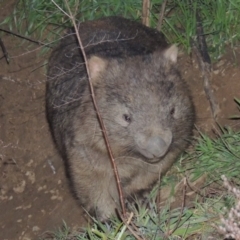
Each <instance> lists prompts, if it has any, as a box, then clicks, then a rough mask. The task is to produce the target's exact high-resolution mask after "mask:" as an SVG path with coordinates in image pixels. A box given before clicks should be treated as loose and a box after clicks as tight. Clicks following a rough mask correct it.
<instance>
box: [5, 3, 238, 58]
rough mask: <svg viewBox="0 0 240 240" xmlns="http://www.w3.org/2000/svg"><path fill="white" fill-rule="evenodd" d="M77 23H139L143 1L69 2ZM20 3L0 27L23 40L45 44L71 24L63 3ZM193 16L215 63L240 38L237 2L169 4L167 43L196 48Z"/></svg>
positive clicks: (155, 9)
mask: <svg viewBox="0 0 240 240" xmlns="http://www.w3.org/2000/svg"><path fill="white" fill-rule="evenodd" d="M67 2H68V4H69V6H70V8H71V10H72V11H73V12H74V13H75V16H76V19H77V21H85V20H91V19H97V18H100V17H103V16H110V15H120V16H124V17H127V18H131V19H135V20H140V19H141V12H142V0H128V1H124V0H108V1H106V0H81V1H76V0H68V1H67ZM162 2H163V0H152V1H151V9H150V13H151V14H150V22H151V26H152V27H156V25H157V20H158V18H159V12H160V8H161V4H162ZM55 3H56V5H58V6H59V7H56V5H55V4H54V2H53V1H45V0H19V1H18V3H17V5H16V7H15V9H14V12H13V14H12V15H11V16H8V17H7V18H6V19H5V20H4V21H3V22H2V24H8V26H9V27H10V29H13V28H14V29H17V30H18V31H19V32H20V33H22V34H24V35H26V36H34V37H35V39H41V40H42V41H43V40H44V41H45V42H49V41H52V40H53V39H56V38H58V37H59V35H60V34H61V33H62V31H63V30H64V29H65V28H66V27H69V26H71V25H72V24H71V22H70V20H69V18H68V16H67V15H65V14H64V13H63V12H62V11H60V8H61V9H63V10H64V11H65V12H67V11H66V6H65V1H62V0H55ZM196 13H198V14H199V16H200V17H201V21H202V22H201V23H202V26H203V29H204V34H205V37H206V40H207V45H208V50H209V52H210V54H211V56H212V58H213V59H218V58H219V57H220V56H221V54H222V53H223V51H224V47H225V45H226V44H230V45H231V46H232V47H233V46H235V45H236V43H237V41H239V38H240V1H239V0H229V1H226V0H206V1H203V0H195V1H193V0H186V1H182V0H169V1H167V6H166V9H165V18H164V22H163V26H162V31H163V33H164V34H165V36H166V38H167V39H168V41H169V42H170V43H173V42H174V43H177V44H179V45H181V46H183V47H184V48H185V49H186V50H187V51H188V52H190V51H191V48H192V45H193V43H195V44H196V27H197V21H196Z"/></svg>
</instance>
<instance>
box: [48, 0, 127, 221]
mask: <svg viewBox="0 0 240 240" xmlns="http://www.w3.org/2000/svg"><path fill="white" fill-rule="evenodd" d="M52 1H53V0H52ZM64 1H65V4H66V7H67V9H68V12H69V14H70V15H68V16H69V18H70V19H71V21H72V23H73V26H74V29H75V32H76V36H77V40H78V43H79V46H80V48H81V50H82V54H83V58H84V61H85V66H86V70H87V75H88V80H89V85H90V92H91V96H92V100H93V105H94V108H95V110H96V113H97V117H98V120H99V123H100V126H101V129H102V132H103V136H104V140H105V143H106V146H107V150H108V153H109V156H110V160H111V163H112V167H113V171H114V174H115V177H116V182H117V188H118V193H119V200H120V204H121V208H122V214H123V217H124V218H125V216H126V209H125V204H124V198H123V191H122V186H121V182H120V177H119V173H118V169H117V166H116V163H115V159H114V157H113V153H112V149H111V147H110V143H109V140H108V135H107V132H106V128H105V125H104V122H103V120H102V117H101V114H100V111H99V108H98V105H97V102H96V98H95V93H94V89H93V85H92V81H91V76H90V71H89V67H88V60H87V56H86V53H85V51H84V47H83V43H82V40H81V37H80V34H79V31H78V27H77V25H76V21H75V18H74V16H73V15H72V12H71V9H70V8H69V5H68V3H67V0H64Z"/></svg>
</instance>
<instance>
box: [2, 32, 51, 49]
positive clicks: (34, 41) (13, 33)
mask: <svg viewBox="0 0 240 240" xmlns="http://www.w3.org/2000/svg"><path fill="white" fill-rule="evenodd" d="M0 31H2V32H5V33H8V34H11V35H14V36H16V37H19V38H22V39H24V40H28V41H29V42H33V43H36V44H38V45H41V46H45V47H48V48H51V47H50V46H48V45H47V44H46V43H43V42H40V41H36V40H33V39H31V38H28V37H25V36H23V35H21V34H18V33H15V32H13V31H9V30H6V29H3V28H0Z"/></svg>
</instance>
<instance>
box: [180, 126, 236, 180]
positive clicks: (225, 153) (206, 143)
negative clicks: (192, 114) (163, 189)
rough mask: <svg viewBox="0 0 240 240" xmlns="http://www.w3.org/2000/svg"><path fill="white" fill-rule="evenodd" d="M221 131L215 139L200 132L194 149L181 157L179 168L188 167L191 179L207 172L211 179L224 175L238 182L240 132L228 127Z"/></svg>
mask: <svg viewBox="0 0 240 240" xmlns="http://www.w3.org/2000/svg"><path fill="white" fill-rule="evenodd" d="M221 131H222V134H221V135H219V136H218V137H217V138H216V139H211V138H210V137H208V136H206V135H204V134H202V133H201V138H199V139H198V142H197V144H196V146H195V150H194V151H193V152H192V153H190V154H189V155H188V156H186V157H185V158H184V159H182V161H181V163H182V166H181V169H185V170H186V169H188V168H189V170H190V172H191V174H192V176H193V180H195V179H197V178H199V177H200V176H202V175H203V174H207V175H208V177H209V179H211V181H219V180H220V178H221V175H225V176H226V177H227V178H228V179H231V181H233V182H235V183H236V184H240V174H239V169H240V132H234V131H233V130H231V129H230V128H224V129H223V128H222V129H221ZM185 170H182V171H185Z"/></svg>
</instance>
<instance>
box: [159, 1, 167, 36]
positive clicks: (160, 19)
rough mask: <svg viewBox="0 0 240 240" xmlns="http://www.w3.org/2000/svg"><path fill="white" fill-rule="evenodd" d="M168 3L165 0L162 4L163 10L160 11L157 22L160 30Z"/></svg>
mask: <svg viewBox="0 0 240 240" xmlns="http://www.w3.org/2000/svg"><path fill="white" fill-rule="evenodd" d="M166 5H167V0H164V1H163V3H162V6H161V11H160V13H159V18H158V24H157V30H158V31H159V32H160V31H161V28H162V23H163V18H164V12H165V8H166Z"/></svg>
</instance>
